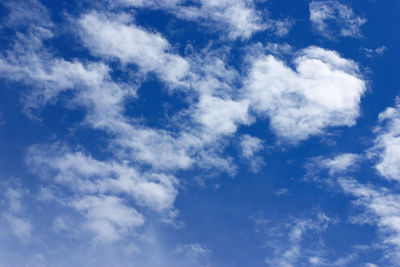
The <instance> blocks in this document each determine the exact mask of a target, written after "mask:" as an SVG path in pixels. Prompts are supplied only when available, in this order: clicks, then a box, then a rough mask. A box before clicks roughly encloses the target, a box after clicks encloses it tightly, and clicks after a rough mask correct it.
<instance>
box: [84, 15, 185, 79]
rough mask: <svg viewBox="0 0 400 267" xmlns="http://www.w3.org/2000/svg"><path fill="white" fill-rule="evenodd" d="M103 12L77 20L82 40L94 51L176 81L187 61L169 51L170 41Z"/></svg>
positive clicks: (126, 20)
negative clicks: (80, 28) (102, 13)
mask: <svg viewBox="0 0 400 267" xmlns="http://www.w3.org/2000/svg"><path fill="white" fill-rule="evenodd" d="M121 17H122V18H123V17H124V16H115V15H113V16H111V15H110V16H108V17H107V16H106V15H101V14H98V13H96V12H92V13H89V14H86V15H84V16H83V17H82V18H81V19H80V21H79V23H80V25H81V27H82V30H83V32H82V34H81V35H82V40H83V41H84V43H85V45H86V46H87V47H89V48H90V51H91V52H93V53H94V54H96V55H100V56H105V57H113V58H117V59H119V60H120V61H121V63H123V64H127V63H133V64H137V65H138V66H139V67H140V70H141V71H143V72H149V71H153V72H155V73H157V74H158V75H159V76H160V78H161V79H162V80H164V81H166V82H168V83H171V84H172V85H179V83H180V82H181V80H182V78H183V77H184V76H185V75H186V74H187V71H188V67H189V64H188V62H187V61H186V60H185V59H183V58H181V57H180V56H178V55H175V54H173V53H171V52H169V51H170V50H171V45H170V44H169V43H168V41H167V40H166V39H165V38H163V37H162V36H161V35H160V34H157V33H151V32H148V31H146V30H145V29H142V28H140V27H138V26H136V25H134V24H132V23H130V22H129V17H128V18H125V19H122V18H121Z"/></svg>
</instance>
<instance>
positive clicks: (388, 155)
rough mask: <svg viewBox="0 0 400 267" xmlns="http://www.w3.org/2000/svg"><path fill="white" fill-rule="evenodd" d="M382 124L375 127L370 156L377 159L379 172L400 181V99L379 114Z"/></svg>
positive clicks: (376, 166) (385, 176) (387, 177)
mask: <svg viewBox="0 0 400 267" xmlns="http://www.w3.org/2000/svg"><path fill="white" fill-rule="evenodd" d="M379 123H380V125H379V126H378V127H377V128H376V129H375V132H376V138H375V141H374V143H375V144H374V146H373V147H372V148H371V149H370V150H369V156H370V157H372V158H374V159H376V161H377V163H376V165H375V168H376V170H377V171H378V173H379V174H380V175H381V176H382V177H384V178H386V179H389V180H395V181H400V137H399V135H400V99H399V98H397V99H396V105H395V107H389V108H387V109H386V110H385V111H383V112H382V113H380V114H379Z"/></svg>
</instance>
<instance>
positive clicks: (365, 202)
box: [338, 178, 400, 264]
mask: <svg viewBox="0 0 400 267" xmlns="http://www.w3.org/2000/svg"><path fill="white" fill-rule="evenodd" d="M338 183H339V185H340V187H341V188H342V189H343V191H344V192H345V193H347V194H350V195H352V196H353V197H354V198H355V200H354V202H353V204H354V205H355V206H357V207H361V208H363V209H365V214H363V215H361V216H360V218H359V220H358V222H360V223H372V224H374V225H376V226H377V227H378V229H379V231H380V233H381V234H380V239H381V242H382V245H383V246H384V250H385V253H384V258H386V259H388V260H390V261H392V263H393V264H399V263H400V253H399V251H400V228H399V225H400V196H399V194H398V193H397V192H396V191H393V190H392V189H389V188H385V187H383V186H379V187H377V186H372V185H363V184H360V183H359V182H357V181H356V180H354V179H351V178H347V179H346V178H340V179H339V180H338ZM366 219H367V220H366Z"/></svg>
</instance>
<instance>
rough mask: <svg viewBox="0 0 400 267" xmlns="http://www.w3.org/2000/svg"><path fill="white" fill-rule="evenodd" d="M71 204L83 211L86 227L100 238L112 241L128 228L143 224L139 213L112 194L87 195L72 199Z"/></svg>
mask: <svg viewBox="0 0 400 267" xmlns="http://www.w3.org/2000/svg"><path fill="white" fill-rule="evenodd" d="M71 205H72V206H73V207H74V208H76V209H77V210H78V211H81V212H84V214H85V216H86V218H87V227H88V228H89V229H90V230H92V231H93V232H95V233H96V238H98V239H101V240H105V241H113V240H115V239H118V238H120V236H121V234H124V233H126V232H127V231H128V230H129V229H131V228H134V227H138V226H141V225H143V224H144V219H143V216H142V215H141V214H139V213H138V212H137V211H136V210H135V209H134V208H131V207H128V206H126V205H125V204H123V200H122V199H120V198H117V197H114V196H87V197H84V198H82V199H78V200H75V201H73V202H72V203H71Z"/></svg>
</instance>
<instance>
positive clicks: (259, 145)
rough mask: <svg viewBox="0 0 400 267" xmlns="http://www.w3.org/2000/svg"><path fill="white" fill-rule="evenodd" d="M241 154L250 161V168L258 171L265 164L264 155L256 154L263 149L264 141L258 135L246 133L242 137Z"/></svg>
mask: <svg viewBox="0 0 400 267" xmlns="http://www.w3.org/2000/svg"><path fill="white" fill-rule="evenodd" d="M240 148H241V156H242V158H244V159H246V160H247V161H249V163H250V168H251V170H252V171H253V172H257V171H258V170H259V169H260V167H261V165H263V164H264V160H263V158H262V157H260V156H257V155H256V154H257V153H258V152H260V151H261V150H263V148H264V145H263V141H262V140H261V139H259V138H257V137H253V136H250V135H248V134H244V135H242V136H241V138H240Z"/></svg>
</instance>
